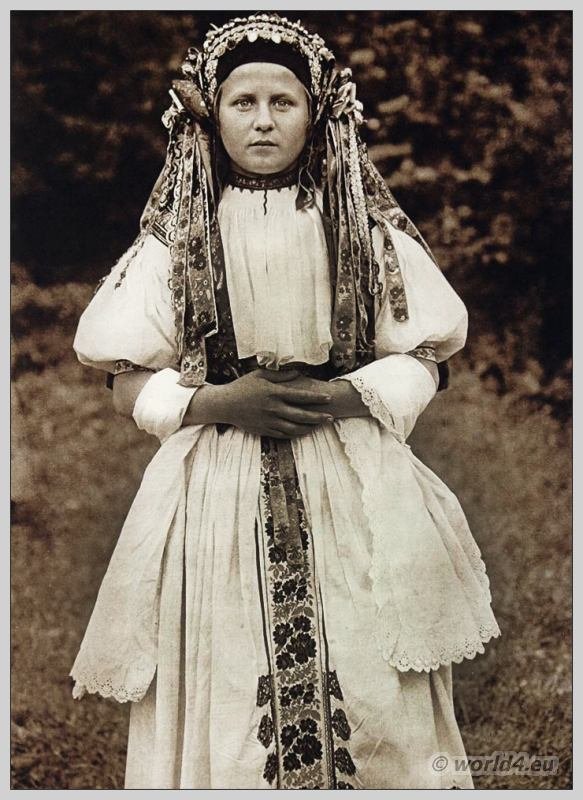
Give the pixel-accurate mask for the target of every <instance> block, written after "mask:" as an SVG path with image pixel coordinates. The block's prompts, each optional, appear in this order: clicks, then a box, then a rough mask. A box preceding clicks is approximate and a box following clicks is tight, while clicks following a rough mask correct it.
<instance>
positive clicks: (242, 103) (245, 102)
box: [235, 97, 251, 111]
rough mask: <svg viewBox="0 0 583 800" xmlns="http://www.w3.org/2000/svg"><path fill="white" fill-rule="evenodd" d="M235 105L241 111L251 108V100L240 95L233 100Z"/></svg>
mask: <svg viewBox="0 0 583 800" xmlns="http://www.w3.org/2000/svg"><path fill="white" fill-rule="evenodd" d="M235 106H236V108H238V109H240V110H241V111H247V109H248V108H251V100H249V99H247V98H246V97H241V98H240V99H239V100H236V101H235Z"/></svg>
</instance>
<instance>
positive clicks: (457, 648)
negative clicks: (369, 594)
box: [337, 375, 501, 672]
mask: <svg viewBox="0 0 583 800" xmlns="http://www.w3.org/2000/svg"><path fill="white" fill-rule="evenodd" d="M345 377H346V379H347V380H350V382H351V383H352V385H353V386H354V387H355V389H357V390H358V392H359V393H360V396H361V398H362V400H363V402H364V403H365V404H366V405H367V406H368V408H369V410H370V412H371V415H372V416H373V417H374V418H375V419H376V420H377V421H379V422H380V423H381V424H382V425H384V426H385V428H387V429H388V430H389V431H390V432H391V434H392V435H393V436H395V438H396V439H397V440H398V441H399V442H400V443H401V444H402V445H403V446H404V447H407V448H408V449H409V450H410V449H411V448H410V446H409V445H408V444H407V443H406V442H405V441H404V437H403V436H401V435H399V433H398V432H397V431H396V429H395V424H394V419H393V417H392V415H391V414H390V412H389V410H388V409H387V408H386V406H385V405H384V404H383V402H382V401H381V399H380V397H379V395H378V393H377V392H376V390H375V389H374V388H372V387H371V386H368V385H367V384H366V382H365V381H364V380H363V378H362V376H360V375H357V376H351V375H347V376H345ZM338 423H339V424H338V425H337V431H338V436H339V438H340V440H341V441H342V444H343V445H344V449H345V452H346V455H347V457H348V460H349V461H350V463H351V464H352V465H353V467H354V469H355V472H356V474H357V475H358V476H359V480H360V484H361V490H362V501H363V506H364V512H365V515H366V517H367V519H368V522H369V526H370V530H371V532H372V537H373V554H374V553H375V552H379V547H380V545H381V537H382V534H381V527H382V526H381V524H380V523H382V520H377V519H376V516H378V515H375V513H374V511H373V509H374V507H375V504H374V502H373V500H374V498H373V497H372V492H371V490H370V488H369V487H366V486H365V485H364V483H363V482H362V480H361V479H360V476H361V475H363V474H366V472H365V470H366V464H365V463H364V459H363V457H362V453H361V450H360V447H359V439H358V438H356V437H354V436H352V432H351V428H350V425H348V426H345V425H344V424H343V422H342V420H338ZM451 522H452V525H455V529H456V531H457V532H458V535H459V534H460V533H462V531H463V526H462V527H461V528H460V525H458V524H456V522H454V521H453V520H451ZM462 536H463V540H464V544H465V547H464V552H465V554H466V556H467V558H468V559H469V561H470V564H471V566H472V569H473V572H474V574H475V575H476V578H477V580H478V582H479V584H480V586H481V588H482V589H483V591H484V593H485V596H486V597H487V599H488V601H491V599H492V596H491V592H490V580H489V578H488V575H487V574H486V565H485V563H484V561H483V559H482V555H481V552H480V549H479V547H478V545H477V544H476V541H475V540H474V538H473V537H472V536H467V535H463V533H462ZM369 577H370V579H371V581H372V584H373V586H374V585H375V583H377V582H378V581H379V580H380V579H381V577H382V576H381V574H380V567H379V565H378V564H375V562H374V558H373V563H372V564H371V567H370V570H369ZM392 627H393V625H392V624H390V623H387V621H386V620H384V619H383V613H382V611H381V612H380V617H379V623H378V627H377V630H376V632H375V634H374V636H375V641H376V643H377V646H378V648H379V651H380V653H381V655H382V657H383V660H385V661H387V662H388V663H389V664H390V665H391V666H392V667H395V668H396V669H398V670H399V671H401V672H407V671H409V670H414V671H415V672H429V671H430V670H432V669H439V667H440V666H444V665H446V664H449V663H451V662H452V661H453V662H454V663H456V664H459V663H460V662H461V661H463V660H464V659H470V660H471V659H473V658H475V657H476V655H478V654H483V653H484V652H485V649H484V644H486V643H487V642H489V641H490V640H491V639H492V638H496V637H498V636H500V635H501V632H500V628H499V626H498V624H497V622H496V620H495V619H493V620H492V621H491V622H489V623H483V624H480V625H479V627H478V632H477V636H476V637H473V638H472V639H465V640H464V641H463V642H456V643H451V644H450V645H449V646H445V647H444V646H443V645H439V644H438V643H437V641H436V643H435V644H434V645H429V646H428V645H427V644H424V645H423V646H422V647H415V645H414V644H413V643H409V644H408V646H407V647H403V646H401V647H399V648H398V652H396V653H395V652H394V649H395V636H394V633H393V631H392ZM428 651H429V652H428ZM391 653H392V655H391Z"/></svg>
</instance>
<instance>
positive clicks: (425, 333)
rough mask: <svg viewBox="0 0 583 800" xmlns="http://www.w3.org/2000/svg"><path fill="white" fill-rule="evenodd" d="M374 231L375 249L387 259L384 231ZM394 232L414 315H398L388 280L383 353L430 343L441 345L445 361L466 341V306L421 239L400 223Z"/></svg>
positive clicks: (379, 349) (379, 342)
mask: <svg viewBox="0 0 583 800" xmlns="http://www.w3.org/2000/svg"><path fill="white" fill-rule="evenodd" d="M372 236H373V247H374V251H375V255H376V256H377V260H378V261H379V263H380V264H383V258H382V252H383V245H384V240H383V233H382V231H380V230H379V228H376V227H375V228H374V229H373V232H372ZM391 238H392V241H393V245H394V247H395V250H396V252H397V256H398V258H399V264H400V267H401V274H402V276H403V283H404V287H405V295H406V298H407V307H408V312H409V318H408V319H407V320H405V321H402V322H400V321H398V320H395V319H394V318H393V316H392V312H391V305H390V302H389V298H388V292H387V289H386V284H387V282H386V280H385V281H384V286H385V290H384V293H383V296H382V299H381V304H380V309H379V311H378V314H377V318H376V354H377V357H381V356H385V355H388V354H389V353H407V352H409V351H411V350H413V349H414V348H416V347H419V346H421V345H426V344H427V345H429V346H431V347H433V348H435V360H436V361H445V360H446V359H448V358H449V357H450V356H452V355H453V354H454V353H456V352H457V351H458V350H460V349H461V348H462V347H463V346H464V344H465V341H466V336H467V330H468V314H467V311H466V307H465V305H464V303H463V302H462V300H461V299H460V297H459V296H458V295H457V294H456V292H455V291H454V289H453V288H452V287H451V285H450V284H449V282H448V280H447V278H446V277H445V275H444V274H443V273H442V272H441V270H440V269H439V267H438V266H437V265H436V264H435V263H434V262H433V261H432V260H431V258H430V257H429V256H428V255H427V253H426V252H425V250H424V249H423V247H421V245H420V244H418V243H417V242H416V241H415V240H414V239H412V238H411V237H410V236H409V235H408V234H406V233H404V232H403V231H400V230H398V229H391Z"/></svg>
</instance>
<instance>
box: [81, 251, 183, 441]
mask: <svg viewBox="0 0 583 800" xmlns="http://www.w3.org/2000/svg"><path fill="white" fill-rule="evenodd" d="M170 269H171V262H170V251H169V249H168V247H167V246H166V245H165V244H163V243H162V242H161V241H160V240H159V239H157V238H156V237H154V236H152V235H148V236H146V238H145V239H144V241H143V243H142V245H141V247H140V248H139V250H138V251H137V252H133V251H132V249H130V250H129V251H128V252H127V253H126V255H125V256H124V257H123V258H121V259H120V261H119V262H118V264H116V266H115V267H114V268H113V270H112V271H111V273H110V274H109V275H108V276H107V277H106V278H105V280H104V281H103V283H102V284H101V286H100V287H99V289H98V290H97V292H96V294H95V295H94V297H93V299H92V300H91V302H90V303H89V305H88V306H87V308H86V309H85V311H84V312H83V315H82V316H81V319H80V321H79V325H78V328H77V333H76V336H75V340H74V342H73V347H74V349H75V352H76V353H77V357H78V359H79V361H81V363H82V364H86V365H88V366H91V367H96V368H97V369H102V370H105V371H106V372H108V373H110V375H111V373H119V372H125V371H127V370H130V369H136V368H138V369H146V370H151V371H152V373H153V374H152V375H151V377H150V378H149V379H148V380H147V381H146V383H145V384H144V386H143V387H142V389H141V391H140V393H139V394H138V396H137V398H136V401H135V404H134V409H133V414H132V416H133V418H134V420H135V422H136V425H137V426H138V428H141V429H142V430H145V431H147V432H148V433H150V434H152V435H153V436H157V437H158V439H159V440H160V441H161V442H164V441H166V439H168V438H169V437H170V436H171V435H172V434H173V433H175V432H176V431H177V430H178V429H179V428H180V427H181V425H182V421H183V418H184V415H185V413H186V411H187V408H188V405H189V402H190V400H191V398H192V396H193V395H194V393H195V391H196V388H184V387H182V386H180V385H179V380H180V371H179V358H178V349H177V346H176V335H175V334H176V325H175V322H174V312H173V309H172V302H171V292H170V286H169V279H170ZM108 385H109V384H108Z"/></svg>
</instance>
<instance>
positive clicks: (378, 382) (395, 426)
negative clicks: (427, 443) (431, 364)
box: [335, 353, 436, 443]
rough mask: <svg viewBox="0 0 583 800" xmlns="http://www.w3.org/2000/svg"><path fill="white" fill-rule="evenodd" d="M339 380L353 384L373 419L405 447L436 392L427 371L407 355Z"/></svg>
mask: <svg viewBox="0 0 583 800" xmlns="http://www.w3.org/2000/svg"><path fill="white" fill-rule="evenodd" d="M335 380H348V381H350V383H351V384H352V385H353V386H354V388H355V389H356V390H357V391H358V392H359V393H360V396H361V397H362V400H363V402H364V403H365V404H366V405H367V406H368V408H369V409H370V412H371V414H372V416H373V417H375V418H376V419H377V420H379V422H381V423H382V424H383V425H384V426H385V427H386V428H388V429H389V430H390V431H391V432H392V433H393V434H394V435H395V436H396V437H397V439H399V441H400V442H403V443H404V442H405V440H406V439H407V437H408V436H409V434H410V433H411V431H412V430H413V428H414V426H415V423H416V421H417V418H418V416H419V415H420V414H421V412H422V411H423V410H424V409H425V408H426V407H427V405H428V404H429V402H430V400H431V399H432V398H433V397H434V395H435V392H436V389H435V383H434V381H433V378H432V377H431V375H430V374H429V372H428V371H427V369H426V368H425V367H424V366H423V365H422V364H420V363H419V362H418V361H417V359H416V358H414V357H411V356H409V355H407V354H406V353H394V354H392V355H390V356H385V357H384V358H380V359H379V360H378V361H373V362H372V364H367V365H366V366H365V367H361V368H360V369H357V370H355V371H354V372H350V373H349V374H348V375H342V376H341V377H340V378H337V379H335Z"/></svg>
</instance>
